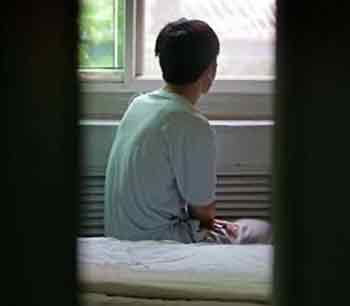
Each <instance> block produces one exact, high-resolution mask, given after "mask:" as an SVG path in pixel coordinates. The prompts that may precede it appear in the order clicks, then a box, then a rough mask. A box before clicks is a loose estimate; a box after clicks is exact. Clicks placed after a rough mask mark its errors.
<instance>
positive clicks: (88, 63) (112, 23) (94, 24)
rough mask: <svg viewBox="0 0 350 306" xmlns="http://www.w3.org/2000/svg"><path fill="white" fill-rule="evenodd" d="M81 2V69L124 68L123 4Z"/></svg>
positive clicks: (113, 0) (104, 0)
mask: <svg viewBox="0 0 350 306" xmlns="http://www.w3.org/2000/svg"><path fill="white" fill-rule="evenodd" d="M80 1H81V16H80V67H81V68H121V67H122V66H123V58H124V56H123V51H124V32H125V31H124V18H125V13H124V0H119V1H118V0H80Z"/></svg>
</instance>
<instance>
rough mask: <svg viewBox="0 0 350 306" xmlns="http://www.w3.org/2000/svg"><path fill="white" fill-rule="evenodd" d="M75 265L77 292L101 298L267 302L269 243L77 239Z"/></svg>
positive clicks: (269, 286) (268, 300) (268, 288)
mask: <svg viewBox="0 0 350 306" xmlns="http://www.w3.org/2000/svg"><path fill="white" fill-rule="evenodd" d="M78 266H79V282H80V288H81V291H82V292H83V293H86V294H87V293H90V294H97V296H98V295H105V298H107V296H112V297H113V296H114V297H118V296H119V297H134V298H147V299H150V298H152V299H165V300H191V301H193V302H195V301H216V302H220V301H221V302H235V303H240V302H244V303H245V304H244V305H249V303H251V304H252V305H256V304H259V303H262V304H269V303H270V300H271V299H270V297H271V294H270V293H271V278H272V275H271V271H272V246H271V245H214V244H182V243H176V242H170V241H139V242H130V241H119V240H117V239H113V238H80V239H78ZM95 297H96V296H95ZM100 298H101V296H100ZM140 305H141V304H140ZM174 305H175V304H174ZM194 305H195V304H194ZM233 305H234V304H233ZM237 305H238V304H237Z"/></svg>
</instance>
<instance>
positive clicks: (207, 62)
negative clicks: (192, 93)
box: [155, 18, 220, 93]
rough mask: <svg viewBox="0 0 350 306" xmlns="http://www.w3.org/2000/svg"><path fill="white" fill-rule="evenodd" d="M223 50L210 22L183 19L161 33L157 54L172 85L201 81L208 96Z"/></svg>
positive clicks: (168, 25)
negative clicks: (218, 58) (218, 57)
mask: <svg viewBox="0 0 350 306" xmlns="http://www.w3.org/2000/svg"><path fill="white" fill-rule="evenodd" d="M219 50H220V44H219V39H218V37H217V35H216V34H215V32H214V31H213V29H212V28H211V27H210V26H209V25H208V24H207V23H205V22H203V21H200V20H188V19H185V18H181V19H179V20H177V21H175V22H171V23H168V24H167V25H166V26H165V27H164V28H163V29H162V30H161V31H160V33H159V35H158V37H157V41H156V47H155V54H156V56H158V57H159V63H160V67H161V69H162V72H163V79H164V80H165V81H166V82H167V83H168V84H171V85H173V86H186V85H190V84H192V83H196V82H200V85H201V89H202V93H206V92H207V91H208V90H209V88H210V86H211V84H212V82H213V80H214V78H215V74H216V58H217V56H218V54H219Z"/></svg>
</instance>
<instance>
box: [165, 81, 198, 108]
mask: <svg viewBox="0 0 350 306" xmlns="http://www.w3.org/2000/svg"><path fill="white" fill-rule="evenodd" d="M164 89H165V90H167V91H169V92H172V93H175V94H177V95H180V96H183V97H185V98H186V99H187V100H189V102H190V103H191V104H192V105H195V104H196V103H197V101H198V100H199V97H200V89H199V88H198V86H197V85H196V84H191V85H186V86H174V85H171V84H166V86H165V87H164Z"/></svg>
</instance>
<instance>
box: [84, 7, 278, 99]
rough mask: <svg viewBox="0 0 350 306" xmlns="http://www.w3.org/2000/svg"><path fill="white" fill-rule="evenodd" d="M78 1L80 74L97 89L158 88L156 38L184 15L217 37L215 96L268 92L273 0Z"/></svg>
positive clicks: (134, 89) (272, 57)
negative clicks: (207, 26)
mask: <svg viewBox="0 0 350 306" xmlns="http://www.w3.org/2000/svg"><path fill="white" fill-rule="evenodd" d="M80 1H81V3H82V13H81V20H80V24H81V33H80V34H81V35H80V36H81V45H80V70H81V72H83V73H82V75H83V76H85V78H83V80H85V81H90V80H92V81H93V82H92V83H90V85H91V86H92V87H93V86H95V88H96V82H95V81H96V80H97V81H100V82H99V83H100V84H99V85H101V86H102V87H99V88H100V90H101V91H104V90H106V91H144V90H151V89H153V88H156V87H159V86H161V84H162V80H161V72H160V68H159V66H158V58H156V57H155V56H154V45H155V40H156V37H157V34H158V33H159V31H160V29H161V28H162V27H163V26H164V25H165V24H166V23H167V22H169V21H172V20H175V19H178V18H180V17H187V18H196V19H203V20H205V21H207V22H208V23H209V24H210V25H211V26H212V27H213V29H214V30H215V31H216V33H217V34H218V36H219V39H220V42H221V51H220V54H219V57H218V74H217V81H216V82H215V83H214V88H213V91H214V92H215V91H228V92H231V91H234V90H235V88H236V89H237V90H238V91H248V92H253V93H259V92H271V87H272V86H271V83H272V82H271V81H272V79H273V75H274V39H275V13H274V10H275V0H258V1H256V0H205V1H204V0H190V1H189V0H172V1H165V0H80ZM101 81H102V82H101ZM101 83H102V84H101ZM235 84H236V85H235ZM91 86H90V87H91ZM259 86H260V87H259Z"/></svg>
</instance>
